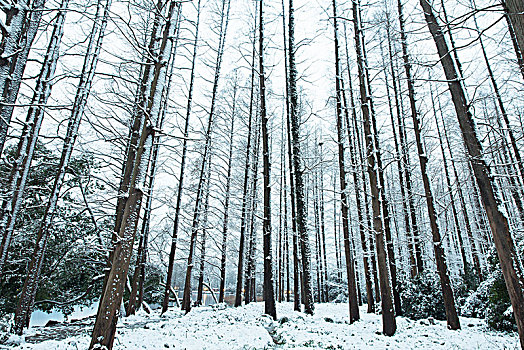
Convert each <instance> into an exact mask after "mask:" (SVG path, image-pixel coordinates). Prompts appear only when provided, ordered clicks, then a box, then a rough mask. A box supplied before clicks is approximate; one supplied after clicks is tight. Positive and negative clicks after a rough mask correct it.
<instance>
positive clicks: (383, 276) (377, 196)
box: [352, 0, 397, 336]
mask: <svg viewBox="0 0 524 350" xmlns="http://www.w3.org/2000/svg"><path fill="white" fill-rule="evenodd" d="M352 3H353V24H354V28H355V50H356V54H357V65H358V74H359V83H360V84H359V85H360V99H361V109H362V117H363V119H364V134H365V141H366V149H367V152H366V158H367V161H368V174H369V182H370V187H371V204H372V209H373V230H374V232H375V237H376V251H377V259H378V272H379V282H380V296H381V298H380V299H381V303H382V323H383V332H384V334H385V335H388V336H392V335H393V334H395V331H396V328H397V326H396V321H395V310H394V307H393V300H392V294H391V285H390V281H389V270H388V266H387V255H386V247H385V242H384V230H383V225H382V219H381V216H382V214H385V213H383V212H381V210H383V209H384V207H383V206H381V201H383V200H384V198H383V195H382V194H381V191H383V190H384V188H383V187H382V186H381V184H380V183H381V182H382V181H380V180H381V179H380V174H377V172H378V167H379V166H380V164H379V160H378V158H379V157H380V153H379V152H380V150H379V149H378V140H377V138H378V135H376V130H375V133H373V130H372V127H373V125H372V124H374V116H373V115H372V113H373V108H372V99H371V96H370V87H369V85H368V84H369V80H368V78H367V67H366V63H365V57H364V52H365V48H364V45H365V43H364V35H363V32H362V27H361V22H360V4H359V3H358V2H357V1H355V0H353V1H352ZM375 129H376V128H375Z"/></svg>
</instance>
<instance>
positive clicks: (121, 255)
mask: <svg viewBox="0 0 524 350" xmlns="http://www.w3.org/2000/svg"><path fill="white" fill-rule="evenodd" d="M165 5H166V6H165V7H163V8H166V9H167V11H166V13H162V12H163V11H161V9H162V7H160V8H158V9H156V13H155V17H162V18H163V20H162V21H163V22H164V23H163V31H162V36H161V38H160V43H159V48H158V50H155V51H156V52H155V53H156V55H155V57H153V58H154V59H155V61H154V65H153V67H152V68H153V74H152V79H151V81H150V83H149V84H148V86H149V89H148V91H147V100H146V101H144V102H146V104H145V105H143V106H140V107H145V108H143V113H144V114H146V115H147V118H145V120H146V122H144V123H143V125H142V130H141V132H140V141H139V143H138V148H137V150H136V154H135V159H134V161H133V162H132V164H133V171H132V173H131V178H130V181H129V193H130V195H129V199H128V200H127V201H126V206H125V209H124V215H123V217H122V223H123V224H122V225H121V226H120V228H119V233H118V241H115V244H114V248H113V253H112V254H111V258H112V261H111V269H110V270H109V273H108V274H107V283H106V285H105V286H104V290H103V296H102V298H101V302H100V304H99V307H98V313H97V318H96V321H95V325H94V328H93V333H92V338H91V345H90V348H96V347H103V346H105V347H106V348H107V349H111V348H112V346H113V341H114V337H115V334H116V323H117V321H118V310H119V309H120V305H121V303H122V297H123V292H124V286H125V281H126V279H127V273H128V270H129V263H130V260H131V254H132V251H133V243H134V239H135V233H136V228H137V224H138V218H139V213H140V204H141V197H142V191H140V190H139V189H138V186H139V184H140V182H141V181H142V178H143V176H145V173H144V171H143V170H144V168H145V166H144V164H143V163H144V162H145V161H146V160H147V155H148V154H149V152H150V150H151V146H152V139H153V138H154V127H153V125H155V124H154V123H155V122H156V121H157V120H158V118H159V113H160V108H161V105H160V102H161V98H159V95H160V94H161V93H162V91H163V86H162V84H163V83H164V82H165V79H166V74H167V70H168V67H167V62H170V55H171V53H172V47H173V39H174V35H175V33H174V31H175V29H176V23H175V16H176V13H177V12H178V11H176V9H177V7H178V6H179V4H178V3H177V2H175V1H168V2H167V3H166V4H165ZM153 34H154V33H153ZM137 109H138V108H137Z"/></svg>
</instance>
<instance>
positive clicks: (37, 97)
mask: <svg viewBox="0 0 524 350" xmlns="http://www.w3.org/2000/svg"><path fill="white" fill-rule="evenodd" d="M62 5H63V6H62V8H64V10H62V11H59V12H58V14H57V18H56V20H55V22H54V24H53V32H52V34H51V38H50V40H49V44H48V46H47V51H46V54H45V56H44V62H43V64H42V68H41V70H40V74H39V75H38V79H37V82H36V86H35V89H34V93H33V97H32V100H31V107H30V108H29V111H28V112H27V116H26V123H25V125H24V128H23V130H22V135H21V136H20V140H19V142H18V147H17V150H16V155H15V161H14V162H13V165H12V167H11V172H10V174H9V178H8V181H7V183H8V190H7V191H6V192H5V193H4V194H3V195H4V196H5V197H6V198H5V199H4V200H3V202H2V208H1V209H0V214H1V217H0V237H1V244H0V276H2V274H3V268H4V266H5V263H6V260H7V253H8V250H9V246H10V244H11V238H12V236H13V233H14V232H13V231H14V229H15V224H16V221H17V217H18V213H19V211H20V209H21V205H22V201H23V197H24V192H25V187H26V182H27V177H28V174H29V169H30V167H31V162H32V160H33V154H34V151H35V147H36V143H37V141H38V137H39V133H40V127H41V125H42V121H43V119H44V109H45V106H46V104H47V101H48V99H49V97H50V95H51V89H52V88H53V83H54V81H53V79H54V78H55V77H54V75H55V70H56V65H57V62H58V59H59V54H60V51H59V49H60V43H61V41H62V36H63V32H64V30H63V27H64V22H65V14H66V11H65V8H66V7H67V6H68V1H65V2H64V3H62ZM15 328H18V326H17V327H15ZM17 332H21V329H18V330H17Z"/></svg>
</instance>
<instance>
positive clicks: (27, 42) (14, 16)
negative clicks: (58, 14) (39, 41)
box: [0, 0, 46, 155]
mask: <svg viewBox="0 0 524 350" xmlns="http://www.w3.org/2000/svg"><path fill="white" fill-rule="evenodd" d="M45 2H46V0H37V1H34V2H33V4H32V5H31V11H29V14H27V12H28V11H27V10H26V9H27V7H28V6H29V4H28V1H25V0H22V1H18V4H19V5H22V6H21V7H20V8H17V6H16V5H14V6H13V8H12V9H10V10H9V11H8V14H7V20H6V25H8V26H9V28H10V31H9V33H8V34H7V35H6V36H4V38H3V39H4V40H3V41H2V46H1V48H0V52H1V57H3V58H4V59H0V92H1V96H2V97H1V99H0V155H1V154H2V152H3V150H4V145H5V141H6V139H7V132H8V129H9V123H10V122H11V118H12V116H13V111H14V108H15V104H16V99H17V97H18V92H19V91H20V85H21V83H22V78H23V75H24V71H25V67H26V65H27V58H28V56H29V51H30V50H31V47H32V45H33V41H34V39H35V37H36V34H37V32H38V27H39V26H40V21H41V19H42V14H43V12H44V11H43V8H44V6H45ZM23 4H25V5H23ZM24 16H25V18H24ZM20 20H21V22H20ZM13 44H14V46H12V45H13ZM11 50H14V51H11ZM6 51H7V52H6ZM6 74H7V75H6Z"/></svg>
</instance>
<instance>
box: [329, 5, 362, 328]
mask: <svg viewBox="0 0 524 350" xmlns="http://www.w3.org/2000/svg"><path fill="white" fill-rule="evenodd" d="M332 6H333V28H334V31H333V35H334V43H335V90H336V117H337V143H338V167H339V182H340V205H341V207H342V210H341V212H342V230H343V235H344V252H345V256H346V275H347V281H348V294H349V323H353V322H355V321H358V320H359V319H360V313H359V309H358V297H357V286H356V282H355V264H354V263H353V251H352V249H351V246H350V240H349V205H348V204H349V202H348V198H347V183H346V165H345V155H344V143H345V142H344V141H345V135H344V123H343V121H342V108H343V106H342V102H343V101H342V98H343V96H342V91H343V89H344V85H343V82H342V75H341V72H340V58H339V54H340V53H339V52H340V48H339V43H338V18H337V4H336V1H335V0H333V2H332ZM346 112H347V109H346Z"/></svg>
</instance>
